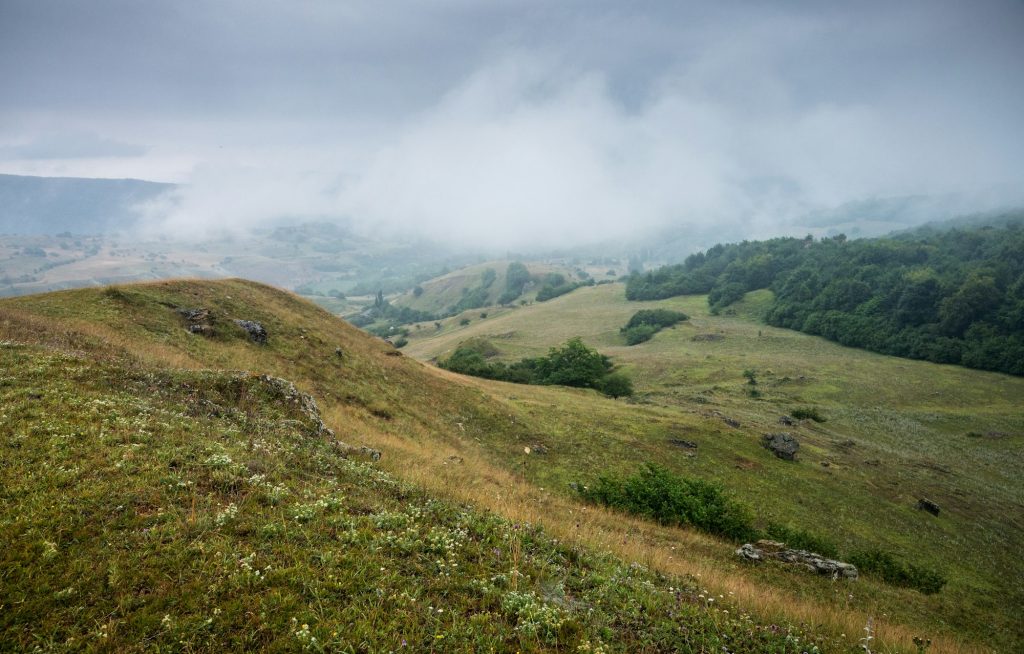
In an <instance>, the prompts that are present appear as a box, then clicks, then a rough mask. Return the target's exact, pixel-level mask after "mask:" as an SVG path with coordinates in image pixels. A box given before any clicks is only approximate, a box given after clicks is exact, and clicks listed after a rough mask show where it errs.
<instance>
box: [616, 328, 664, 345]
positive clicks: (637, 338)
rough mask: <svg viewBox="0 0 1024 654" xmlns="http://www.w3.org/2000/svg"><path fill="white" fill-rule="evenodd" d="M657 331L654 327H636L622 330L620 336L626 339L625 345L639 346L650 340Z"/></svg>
mask: <svg viewBox="0 0 1024 654" xmlns="http://www.w3.org/2000/svg"><path fill="white" fill-rule="evenodd" d="M659 331H661V330H659V329H658V328H657V327H655V326H654V325H637V326H636V327H630V328H628V329H625V328H623V329H622V334H623V335H624V336H625V337H626V345H639V344H640V343H644V342H646V341H649V340H651V338H653V337H654V335H655V334H657V333H658V332H659Z"/></svg>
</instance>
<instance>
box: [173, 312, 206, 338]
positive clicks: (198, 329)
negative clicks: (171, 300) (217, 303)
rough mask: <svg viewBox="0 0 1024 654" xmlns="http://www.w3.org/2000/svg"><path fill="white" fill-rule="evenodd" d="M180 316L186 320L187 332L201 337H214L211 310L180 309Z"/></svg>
mask: <svg viewBox="0 0 1024 654" xmlns="http://www.w3.org/2000/svg"><path fill="white" fill-rule="evenodd" d="M177 311H178V315H179V316H181V317H182V318H184V319H185V331H187V332H188V333H189V334H198V335H199V336H213V324H212V323H213V317H212V316H211V315H210V310H209V309H203V308H201V307H200V308H195V309H190V308H187V307H179V308H178V309H177Z"/></svg>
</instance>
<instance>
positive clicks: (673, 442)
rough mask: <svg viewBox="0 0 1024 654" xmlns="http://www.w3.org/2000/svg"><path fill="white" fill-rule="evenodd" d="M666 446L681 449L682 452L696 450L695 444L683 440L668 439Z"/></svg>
mask: <svg viewBox="0 0 1024 654" xmlns="http://www.w3.org/2000/svg"><path fill="white" fill-rule="evenodd" d="M668 444H669V445H673V446H675V447H681V448H683V449H684V450H695V449H697V444H696V443H694V442H693V441H687V440H683V439H682V438H670V439H668Z"/></svg>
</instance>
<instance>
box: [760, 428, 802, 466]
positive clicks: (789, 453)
mask: <svg viewBox="0 0 1024 654" xmlns="http://www.w3.org/2000/svg"><path fill="white" fill-rule="evenodd" d="M761 445H763V446H765V447H766V448H768V449H769V450H770V451H771V452H772V454H774V455H775V456H777V457H779V458H780V459H784V460H786V461H796V451H797V450H799V449H800V442H799V441H797V440H796V439H795V438H793V435H792V434H788V433H780V434H765V435H764V436H762V437H761Z"/></svg>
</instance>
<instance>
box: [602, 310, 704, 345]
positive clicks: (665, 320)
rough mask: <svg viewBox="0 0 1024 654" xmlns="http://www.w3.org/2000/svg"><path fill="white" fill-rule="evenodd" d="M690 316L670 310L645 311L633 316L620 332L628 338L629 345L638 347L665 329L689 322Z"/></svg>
mask: <svg viewBox="0 0 1024 654" xmlns="http://www.w3.org/2000/svg"><path fill="white" fill-rule="evenodd" d="M688 319H689V316H687V315H686V314H685V313H682V312H679V311H669V310H668V309H643V310H641V311H637V312H636V313H634V314H633V317H632V318H630V319H629V322H627V323H626V326H625V327H623V328H622V329H620V330H619V331H620V332H621V333H622V334H623V335H624V336H625V337H626V344H627V345H637V344H639V343H643V342H645V341H649V340H651V338H652V337H653V336H654V335H655V334H657V333H658V332H659V331H661V330H662V329H664V328H665V327H671V326H673V325H675V324H676V323H679V322H682V321H683V320H688Z"/></svg>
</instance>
